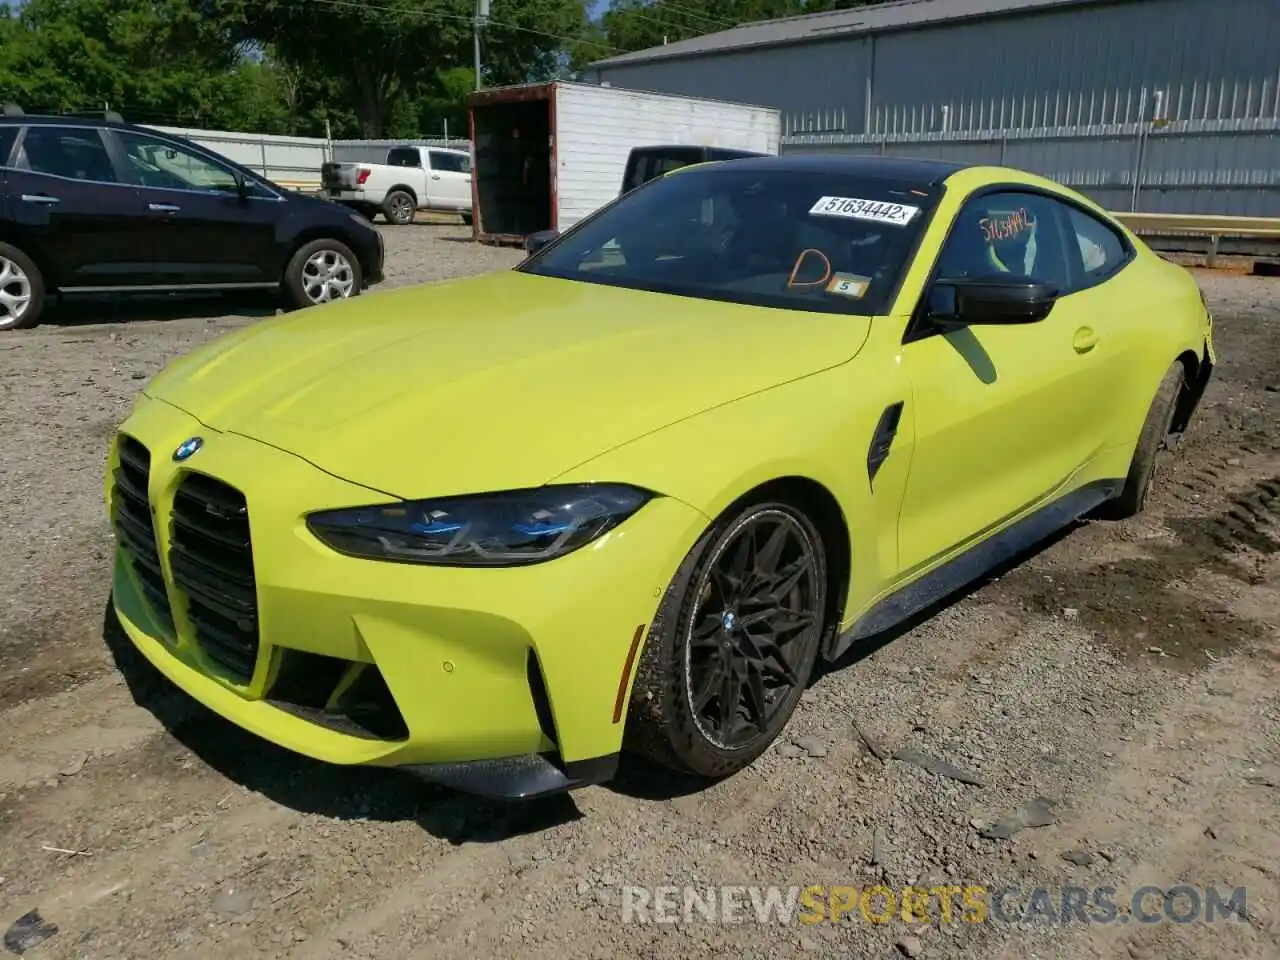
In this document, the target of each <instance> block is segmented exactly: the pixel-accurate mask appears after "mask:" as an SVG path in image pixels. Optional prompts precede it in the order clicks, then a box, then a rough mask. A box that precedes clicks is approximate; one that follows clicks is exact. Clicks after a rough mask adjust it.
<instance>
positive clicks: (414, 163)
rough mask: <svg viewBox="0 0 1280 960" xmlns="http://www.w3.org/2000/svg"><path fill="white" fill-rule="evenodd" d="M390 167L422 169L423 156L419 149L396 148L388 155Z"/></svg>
mask: <svg viewBox="0 0 1280 960" xmlns="http://www.w3.org/2000/svg"><path fill="white" fill-rule="evenodd" d="M387 166H389V167H421V166H422V155H421V154H420V153H418V149H417V147H395V148H393V149H392V150H391V151H390V152H388V153H387Z"/></svg>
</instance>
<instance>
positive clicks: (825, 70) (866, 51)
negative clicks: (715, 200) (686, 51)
mask: <svg viewBox="0 0 1280 960" xmlns="http://www.w3.org/2000/svg"><path fill="white" fill-rule="evenodd" d="M870 51H871V42H870V40H867V39H851V40H844V41H833V42H828V43H810V44H806V45H805V46H803V47H773V48H764V49H761V50H750V51H742V52H739V53H723V54H720V53H717V54H710V55H707V56H703V57H697V58H690V59H679V60H668V61H665V62H659V63H641V64H636V65H634V66H627V67H617V68H611V69H609V70H602V71H599V73H598V75H596V76H593V77H591V79H598V80H603V81H608V82H610V83H612V84H613V85H614V86H615V87H630V88H631V89H632V90H653V91H655V92H657V93H675V94H680V95H681V96H693V97H710V98H711V99H713V100H733V101H737V102H738V103H759V104H763V105H764V106H767V107H776V108H778V109H779V110H781V111H782V112H783V114H784V117H785V118H786V120H785V121H784V132H789V130H790V128H791V126H793V125H794V126H799V127H802V128H803V129H806V130H823V131H832V130H838V131H840V132H852V133H858V132H861V131H862V129H863V123H864V120H865V117H866V112H865V105H866V97H865V95H864V93H865V90H866V88H867V79H868V74H869V71H870V68H871V56H870ZM836 124H838V125H836Z"/></svg>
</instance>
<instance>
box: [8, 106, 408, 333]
mask: <svg viewBox="0 0 1280 960" xmlns="http://www.w3.org/2000/svg"><path fill="white" fill-rule="evenodd" d="M383 255H384V249H383V244H382V237H381V235H380V234H379V233H378V231H377V230H376V229H375V228H374V227H373V226H372V225H371V224H369V222H368V221H367V220H365V219H364V218H363V217H360V216H359V215H357V214H353V213H352V212H351V211H349V210H347V209H346V208H345V207H342V206H339V205H337V204H334V203H329V202H328V201H325V200H319V199H315V198H313V197H308V196H304V195H302V194H299V193H294V192H292V191H289V190H286V189H284V188H283V187H279V186H277V185H275V184H273V183H271V182H270V181H269V180H266V179H264V178H263V177H261V176H259V175H258V174H255V173H253V172H252V171H250V170H247V169H245V168H244V167H241V166H239V165H238V164H236V163H233V162H232V161H230V160H228V159H227V158H226V157H223V156H220V155H218V154H216V153H213V152H212V151H210V150H206V149H205V148H203V147H201V146H199V145H198V144H195V143H192V142H191V141H190V140H186V139H183V138H181V137H175V136H171V135H168V134H164V133H160V132H158V131H155V130H150V129H147V128H145V127H139V126H134V125H131V124H127V123H124V122H123V121H121V120H119V119H118V118H116V117H109V118H104V119H96V118H90V119H84V118H79V117H37V116H26V115H24V114H23V113H22V111H21V110H19V109H18V108H16V107H13V106H7V107H5V108H4V111H3V115H0V331H4V330H11V329H15V328H18V327H30V326H33V325H35V324H36V323H38V322H39V320H40V314H41V312H42V310H43V308H44V305H45V303H46V302H47V299H48V298H49V297H50V296H56V295H60V294H95V293H161V292H177V293H199V292H219V291H237V290H278V291H279V292H280V294H281V295H282V296H283V298H284V300H285V302H286V304H287V305H288V306H292V307H305V306H310V305H312V304H317V303H324V302H326V301H328V300H336V299H342V298H345V297H351V296H355V295H356V294H358V293H360V291H361V290H363V289H365V288H366V287H367V286H369V285H370V284H374V283H378V282H380V281H381V280H382V262H383Z"/></svg>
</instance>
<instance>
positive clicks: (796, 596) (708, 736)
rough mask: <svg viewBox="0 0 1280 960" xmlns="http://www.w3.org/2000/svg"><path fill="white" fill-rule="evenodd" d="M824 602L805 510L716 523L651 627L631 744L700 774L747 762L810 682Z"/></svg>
mask: <svg viewBox="0 0 1280 960" xmlns="http://www.w3.org/2000/svg"><path fill="white" fill-rule="evenodd" d="M826 602H827V570H826V557H825V552H824V550H823V545H822V539H821V537H820V536H819V534H818V532H817V530H816V529H815V528H814V525H813V523H812V522H811V521H810V520H809V519H808V517H807V516H805V515H804V514H803V513H802V512H800V511H799V510H797V509H796V508H795V507H793V506H791V505H789V504H784V503H765V504H757V505H753V506H751V507H749V508H747V509H746V510H744V511H742V512H740V513H739V514H738V515H737V516H736V517H734V518H733V519H731V520H730V522H728V523H726V524H718V525H717V526H716V527H714V528H713V529H712V531H710V532H709V533H708V535H707V536H705V537H704V538H703V541H702V542H701V543H700V544H699V545H698V546H697V547H695V548H694V550H693V551H692V552H691V553H690V556H689V558H688V559H686V561H685V564H684V566H683V567H682V568H681V572H680V574H678V575H677V577H676V580H675V581H674V582H673V584H672V587H671V589H670V590H669V591H668V597H667V600H666V601H665V602H664V604H663V609H662V611H660V613H659V616H658V618H657V619H656V620H655V622H654V625H653V627H652V629H651V631H650V636H649V641H648V644H647V645H646V649H645V654H644V657H643V658H642V660H641V665H640V669H639V671H638V672H637V677H636V682H635V688H634V689H633V691H632V720H633V724H629V729H628V734H629V735H631V739H633V740H634V741H635V743H633V744H632V747H633V748H638V749H639V751H640V752H643V753H645V754H647V755H648V756H650V757H651V758H652V759H655V760H658V761H659V762H662V763H664V764H667V765H668V766H674V767H677V768H678V769H683V770H687V771H690V772H693V773H697V774H701V775H704V776H710V777H718V776H725V775H727V774H730V773H733V772H735V771H737V770H740V769H741V768H742V767H745V766H746V765H747V764H749V763H750V762H751V761H752V760H754V759H755V758H756V757H757V756H759V755H760V754H761V753H762V752H763V751H764V750H765V749H766V748H767V747H768V746H769V744H770V743H771V742H772V741H773V740H774V739H775V738H776V737H777V736H778V734H779V733H780V732H781V730H782V728H783V727H784V726H785V725H786V723H787V721H788V720H789V719H790V717H791V714H792V712H794V710H795V707H796V704H797V703H798V702H799V700H800V695H801V694H802V693H803V692H804V688H805V686H806V685H807V684H808V682H809V677H810V675H811V674H812V672H813V665H814V662H815V661H816V659H817V654H818V644H819V641H820V639H821V636H822V631H823V627H824V625H825V612H826ZM632 725H634V727H635V730H634V732H633V731H632V730H631V726H632Z"/></svg>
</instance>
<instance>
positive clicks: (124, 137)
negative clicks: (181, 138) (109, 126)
mask: <svg viewBox="0 0 1280 960" xmlns="http://www.w3.org/2000/svg"><path fill="white" fill-rule="evenodd" d="M116 137H117V138H119V141H120V146H121V148H122V149H123V150H124V157H125V164H126V168H125V173H126V175H127V176H128V178H129V182H130V183H135V184H137V185H138V186H140V187H157V188H160V189H165V190H201V191H210V192H216V193H235V191H236V177H235V174H234V173H233V172H232V171H231V168H230V167H224V166H222V165H221V164H218V163H214V162H213V161H212V160H209V159H208V158H206V157H204V156H202V155H200V154H198V153H195V152H194V151H189V150H184V149H182V148H181V147H178V146H177V145H175V144H172V143H168V142H166V141H164V140H154V139H152V138H151V137H147V136H143V135H141V134H137V133H128V132H125V131H119V132H117V133H116Z"/></svg>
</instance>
